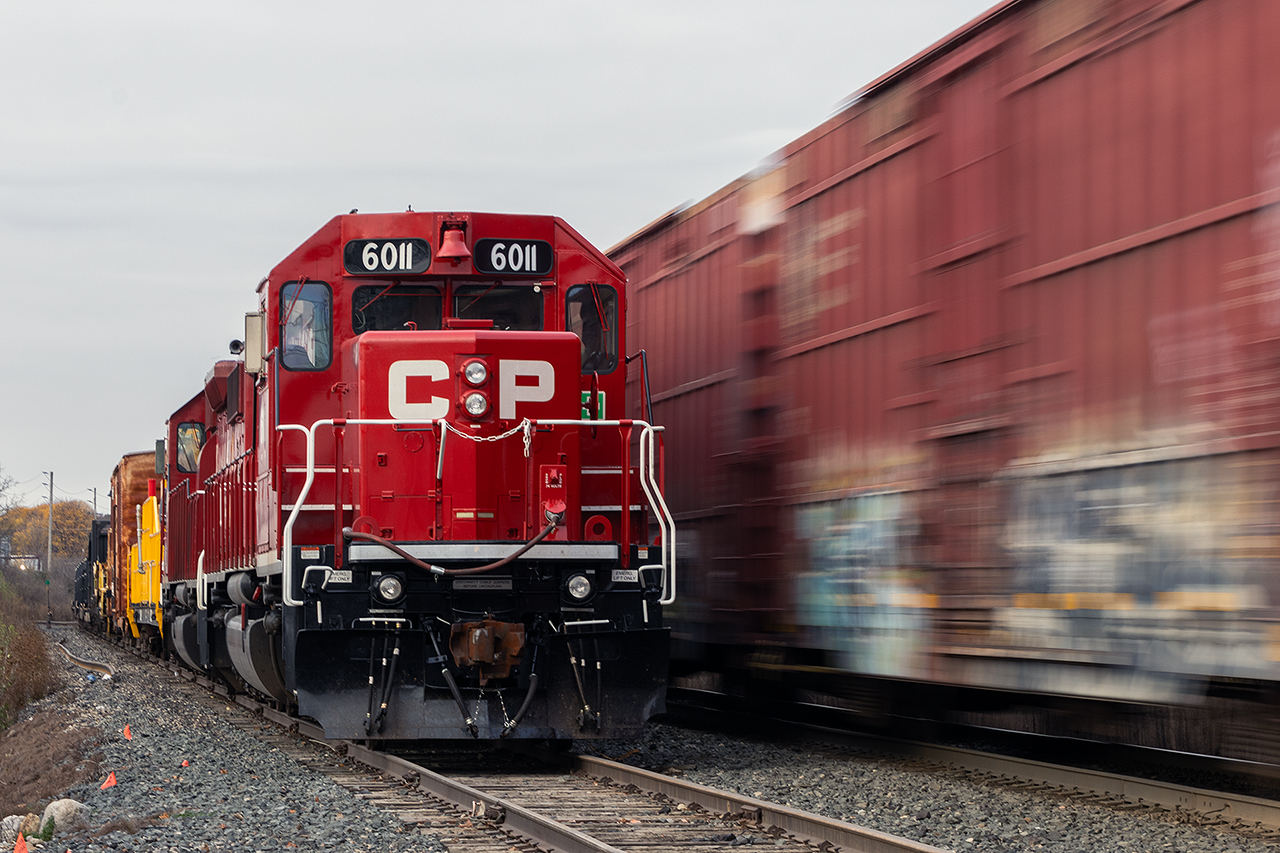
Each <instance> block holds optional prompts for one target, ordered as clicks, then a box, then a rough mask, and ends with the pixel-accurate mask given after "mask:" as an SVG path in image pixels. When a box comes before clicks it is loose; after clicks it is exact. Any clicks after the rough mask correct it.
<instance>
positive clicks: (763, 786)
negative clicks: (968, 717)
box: [579, 725, 1280, 853]
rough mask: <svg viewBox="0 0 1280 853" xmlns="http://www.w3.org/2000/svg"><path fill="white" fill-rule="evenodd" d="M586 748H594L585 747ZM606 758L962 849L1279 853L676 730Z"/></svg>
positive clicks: (890, 765)
mask: <svg viewBox="0 0 1280 853" xmlns="http://www.w3.org/2000/svg"><path fill="white" fill-rule="evenodd" d="M579 746H580V747H582V748H583V749H585V750H587V751H590V746H589V745H587V744H585V743H582V744H580V745H579ZM600 752H602V753H607V754H608V755H609V757H615V756H616V757H618V760H621V761H623V762H625V763H628V764H633V765H636V766H641V767H646V768H648V769H651V770H660V771H663V772H668V773H673V774H678V775H679V776H681V777H682V778H684V779H688V780H690V781H693V782H697V783H699V784H702V785H707V786H708V787H712V788H721V789H724V790H729V791H735V792H737V793H741V794H747V795H750V796H753V797H757V798H759V799H763V800H769V801H770V802H774V803H778V804H781V805H787V806H791V807H792V808H797V809H803V810H805V811H810V812H815V813H817V814H822V815H826V816H828V817H834V818H838V819H841V820H845V821H848V822H850V823H854V824H858V825H860V826H865V827H869V828H871V829H876V830H879V831H880V832H886V833H889V834H891V835H898V836H902V837H904V838H910V839H913V840H916V841H921V842H924V843H926V844H932V845H934V846H936V847H942V848H946V849H952V850H957V851H983V853H986V851H1014V850H1019V851H1021V850H1038V851H1046V853H1115V851H1117V850H1123V851H1161V853H1169V851H1178V853H1209V851H1215V853H1216V851H1223V853H1226V851H1231V853H1263V852H1264V851H1271V853H1275V851H1276V850H1280V846H1277V845H1276V844H1274V843H1269V842H1266V841H1262V840H1258V839H1251V838H1246V837H1242V836H1241V835H1239V834H1237V833H1234V832H1231V831H1225V830H1217V829H1214V828H1211V827H1201V826H1191V825H1188V824H1185V823H1179V822H1176V821H1175V820H1174V819H1172V818H1171V817H1168V816H1165V817H1161V816H1158V815H1154V814H1138V813H1134V812H1125V811H1117V810H1113V809H1109V808H1104V807H1101V806H1094V805H1089V804H1086V803H1082V802H1080V801H1078V800H1074V799H1071V798H1068V797H1055V796H1049V795H1044V794H1034V793H1026V792H1020V791H1016V790H1013V789H1011V788H1005V787H1000V786H984V785H981V784H978V783H975V782H970V781H967V780H963V779H956V778H948V777H946V776H941V775H937V774H934V773H930V772H926V771H919V770H908V769H899V768H896V767H895V766H894V762H893V761H891V760H877V759H874V758H846V757H843V756H841V757H830V756H822V755H815V754H814V753H812V752H806V751H805V750H804V749H803V748H799V747H790V746H782V745H776V744H767V743H760V742H757V741H753V740H747V739H743V738H737V737H732V736H729V735H724V734H714V733H706V732H698V731H689V730H685V729H680V728H675V727H671V726H664V725H656V726H652V727H651V730H650V734H649V738H648V740H647V742H645V743H643V744H634V743H633V744H622V743H611V744H610V745H609V747H608V749H607V750H600ZM627 753H630V754H629V755H628V754H627Z"/></svg>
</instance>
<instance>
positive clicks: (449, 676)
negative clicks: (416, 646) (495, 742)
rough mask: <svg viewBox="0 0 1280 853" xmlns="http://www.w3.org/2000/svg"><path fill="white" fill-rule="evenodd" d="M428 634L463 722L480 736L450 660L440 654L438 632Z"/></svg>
mask: <svg viewBox="0 0 1280 853" xmlns="http://www.w3.org/2000/svg"><path fill="white" fill-rule="evenodd" d="M427 636H428V637H430V638H431V645H432V646H434V647H435V650H436V658H438V659H439V661H440V672H441V674H442V675H444V683H445V684H447V685H449V692H450V693H452V694H453V701H455V702H457V703H458V711H459V712H460V713H461V714H462V722H463V724H464V725H465V726H466V727H467V731H469V732H471V736H472V737H476V738H478V737H480V730H479V729H478V728H476V723H475V720H473V719H471V715H470V714H468V713H467V703H465V702H463V701H462V691H461V690H459V689H458V682H456V681H454V680H453V673H452V672H450V671H449V662H448V661H447V660H445V656H444V655H442V654H440V643H438V642H437V641H436V632H435V631H431V630H428V631H427ZM423 698H424V699H425V698H426V691H425V690H424V691H423Z"/></svg>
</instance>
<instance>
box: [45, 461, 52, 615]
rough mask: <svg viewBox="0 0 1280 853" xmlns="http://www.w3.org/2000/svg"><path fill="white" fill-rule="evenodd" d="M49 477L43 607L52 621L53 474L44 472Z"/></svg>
mask: <svg viewBox="0 0 1280 853" xmlns="http://www.w3.org/2000/svg"><path fill="white" fill-rule="evenodd" d="M46 473H48V475H49V549H48V551H47V554H48V560H47V561H46V562H45V564H44V607H45V611H46V612H47V613H48V614H49V621H50V622H52V621H53V605H52V604H51V603H50V597H49V580H50V575H49V572H50V571H51V570H52V569H53V472H52V471H48V472H46Z"/></svg>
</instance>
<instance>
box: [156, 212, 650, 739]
mask: <svg viewBox="0 0 1280 853" xmlns="http://www.w3.org/2000/svg"><path fill="white" fill-rule="evenodd" d="M257 292H258V310H257V311H256V312H254V313H251V314H249V315H248V316H247V318H246V333H245V341H244V344H243V350H242V354H241V357H240V358H237V359H234V360H226V361H220V362H218V363H217V364H216V365H214V368H213V370H212V371H211V372H210V373H209V375H208V377H207V379H206V380H205V384H204V388H203V389H202V390H201V392H200V393H198V394H196V395H195V396H194V397H192V399H191V400H190V401H188V402H187V403H186V404H185V405H183V406H182V407H180V408H179V409H178V410H177V411H176V412H175V413H174V414H173V416H172V417H171V418H170V420H169V424H168V437H167V441H166V443H165V451H164V466H165V471H166V483H167V501H166V525H165V528H166V548H165V578H164V584H163V588H164V601H163V604H164V623H165V642H166V645H167V646H168V648H169V649H170V650H171V651H173V652H174V653H176V654H177V655H178V656H180V657H181V658H182V659H183V660H185V661H186V662H187V663H188V664H189V665H191V666H193V667H195V668H197V669H201V670H204V671H207V672H210V673H212V674H215V675H217V676H218V677H219V678H221V679H222V680H223V681H224V682H226V683H227V684H228V685H230V686H231V687H232V688H233V689H252V690H254V691H256V692H258V693H262V694H265V695H267V696H270V697H273V698H274V699H275V700H277V701H278V702H279V703H281V704H282V705H286V706H294V705H296V707H297V709H298V711H299V712H300V713H301V714H303V715H305V716H310V717H312V718H314V719H316V720H317V721H319V722H320V723H321V724H322V725H323V726H324V728H325V732H326V734H327V735H328V736H329V737H347V738H371V739H424V738H453V737H466V736H468V735H470V736H473V737H480V738H494V737H499V736H503V737H505V736H511V737H525V738H551V739H564V738H568V737H571V736H577V737H580V736H609V737H617V736H623V735H626V734H628V733H632V732H634V731H635V730H636V728H637V727H638V726H639V725H640V724H641V723H643V721H644V720H645V719H647V718H648V717H649V716H651V715H652V714H655V713H658V712H661V711H662V710H663V697H664V689H665V683H666V676H667V643H668V632H667V629H666V628H664V627H663V623H662V607H663V605H665V604H669V603H671V602H672V601H673V600H674V595H675V553H674V526H673V524H672V521H671V516H670V514H669V513H668V512H667V511H666V508H665V505H664V503H663V500H662V496H661V452H662V451H661V447H662V442H661V435H660V434H659V432H660V431H659V430H658V429H657V428H655V427H653V426H651V425H650V424H649V423H647V422H645V421H642V420H631V419H628V418H626V417H625V415H626V414H627V405H628V401H627V400H626V373H627V368H626V359H625V358H624V357H623V353H624V352H625V348H624V347H625V337H624V335H625V279H624V276H623V273H622V272H621V270H619V269H618V268H617V267H616V266H615V265H614V264H613V263H612V262H610V261H609V260H608V259H607V258H606V257H605V256H604V255H603V254H601V253H600V252H599V251H598V250H596V249H595V248H593V247H592V246H591V245H589V244H588V243H587V241H586V240H584V239H583V238H582V237H581V236H580V235H579V234H578V233H577V232H575V231H574V230H573V229H572V228H570V227H569V226H568V225H566V224H565V223H564V222H563V221H562V220H560V219H558V218H554V217H550V216H515V215H497V214H483V213H415V212H407V213H400V214H385V215H384V214H376V215H347V216H338V217H336V218H334V219H332V220H331V221H330V222H329V223H328V224H326V225H325V226H324V227H323V228H321V229H320V230H319V231H318V232H316V234H315V235H313V236H312V237H311V238H310V239H308V240H307V241H306V242H305V243H303V244H302V245H301V246H300V247H298V248H297V249H296V250H295V251H294V252H293V253H292V254H290V255H289V256H288V257H287V258H286V259H285V260H284V261H282V262H281V263H280V264H279V265H278V266H276V268H275V269H274V270H272V272H271V274H270V275H269V276H268V277H267V278H265V279H263V281H262V283H261V284H260V285H259V287H258V291H257ZM239 349H240V347H238V346H233V352H235V351H236V350H239ZM651 526H652V529H651Z"/></svg>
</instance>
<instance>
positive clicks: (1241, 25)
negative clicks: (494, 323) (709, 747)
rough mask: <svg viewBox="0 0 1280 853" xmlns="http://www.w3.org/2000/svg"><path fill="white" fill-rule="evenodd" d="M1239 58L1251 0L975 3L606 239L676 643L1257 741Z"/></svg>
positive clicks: (844, 697)
mask: <svg viewBox="0 0 1280 853" xmlns="http://www.w3.org/2000/svg"><path fill="white" fill-rule="evenodd" d="M1277 56H1280V4H1277V3H1275V2H1272V0H1200V2H1191V0H1160V2H1157V0H1009V2H1004V3H1001V4H1000V5H998V6H996V7H994V8H993V9H991V10H990V11H989V12H988V13H986V14H985V15H983V16H981V17H979V18H978V19H976V20H975V21H973V22H972V23H970V24H969V25H968V26H966V27H964V28H963V29H961V30H959V31H957V32H955V33H953V34H952V35H950V36H948V37H947V38H945V39H943V40H942V41H940V42H939V43H937V44H935V45H933V46H932V47H930V48H928V49H927V50H925V51H923V52H922V53H920V54H919V55H917V56H915V57H914V58H912V59H910V60H908V61H907V62H905V63H903V64H902V65H900V66H899V67H897V68H895V69H893V70H892V71H890V72H889V73H887V74H885V75H884V76H882V77H880V78H879V79H877V80H875V81H873V82H872V83H870V84H869V85H867V86H865V87H864V88H862V89H861V90H859V91H858V92H857V93H855V95H854V96H853V97H852V98H851V99H849V101H848V102H847V103H846V104H845V105H843V106H842V108H841V109H840V110H839V112H838V113H837V114H836V115H835V116H834V117H832V118H831V119H829V120H828V121H826V122H825V123H823V124H822V125H820V126H819V127H817V128H815V129H814V130H813V131H811V132H809V133H808V134H806V135H805V136H803V137H801V138H800V139H798V140H796V141H795V142H793V143H791V144H790V145H788V146H787V147H785V148H784V149H783V150H782V151H781V152H779V153H778V154H777V156H776V159H775V161H774V162H773V164H772V165H771V166H769V167H766V168H762V169H761V170H760V171H759V172H758V173H756V174H753V175H751V176H748V177H744V178H743V179H741V180H739V181H736V182H735V183H733V184H731V185H729V186H727V187H725V188H724V189H723V190H721V191H719V192H717V193H716V194H714V195H712V196H711V197H709V198H707V199H704V200H703V201H700V202H698V203H696V204H694V205H692V206H690V207H688V208H687V209H683V210H679V211H677V212H674V213H671V214H669V215H667V216H664V217H662V218H660V219H658V220H657V221H655V222H653V223H652V224H650V225H648V226H647V227H645V228H643V229H641V230H640V231H638V232H637V233H636V234H634V235H633V236H631V237H629V238H628V239H626V240H624V241H623V242H622V243H620V244H619V245H617V246H616V247H614V248H613V249H612V250H611V252H610V257H611V258H612V259H613V260H614V261H615V262H616V263H618V264H619V265H620V266H621V267H622V268H623V270H625V271H626V273H627V275H628V278H629V280H630V284H629V291H630V299H631V305H632V313H631V315H630V318H629V322H630V323H631V324H632V327H631V329H630V330H629V332H628V334H629V336H630V340H631V342H632V345H633V346H637V345H638V346H640V347H644V348H645V349H647V351H648V356H649V364H650V371H651V381H652V392H653V408H654V418H655V419H656V421H658V422H661V423H665V424H667V425H668V426H669V427H670V429H671V430H672V432H673V434H675V435H679V436H680V437H681V440H680V441H679V442H678V443H676V444H674V445H673V454H674V455H673V457H672V460H671V466H670V469H669V470H670V471H671V472H673V474H674V476H673V477H672V478H671V479H672V482H671V484H670V488H671V492H670V495H669V499H670V502H671V506H672V509H673V510H675V511H676V512H677V519H678V521H679V522H680V524H681V530H682V540H681V554H682V559H683V561H684V565H685V566H686V567H687V570H686V572H685V573H684V577H685V578H687V581H686V584H685V588H684V590H683V591H682V596H683V602H684V605H683V610H682V611H681V614H680V617H679V624H680V625H681V627H680V629H679V635H678V637H679V656H682V657H683V658H684V660H685V666H686V669H701V668H706V669H717V670H719V671H721V672H722V673H725V674H728V675H729V676H731V677H740V676H741V677H747V676H753V677H756V678H766V679H773V680H774V681H775V682H776V681H778V680H783V681H785V682H788V683H791V684H793V685H794V686H796V687H797V688H798V689H799V690H801V691H803V695H807V696H809V697H811V698H817V699H819V700H820V701H826V702H829V703H832V704H837V705H843V706H845V707H852V708H854V709H858V710H863V711H875V712H880V711H884V710H886V709H888V708H890V707H893V706H894V705H895V703H898V704H897V707H901V702H902V701H903V700H915V701H914V702H912V701H908V703H907V704H908V706H910V705H915V706H916V707H915V708H914V710H915V711H916V712H917V713H924V712H926V711H927V710H928V709H927V708H925V707H921V706H922V705H923V703H924V702H929V703H932V704H933V705H934V706H941V705H945V706H946V707H948V708H951V709H953V710H954V709H958V708H970V709H972V708H974V707H979V706H981V707H1013V706H1014V705H1016V704H1019V703H1022V704H1030V705H1038V706H1040V707H1041V709H1042V710H1039V711H1036V712H1035V713H1036V714H1040V715H1042V716H1043V715H1046V714H1050V715H1051V714H1052V712H1051V711H1049V710H1043V709H1047V708H1050V707H1056V708H1059V709H1061V708H1062V707H1066V708H1068V709H1070V710H1072V711H1078V710H1079V708H1080V707H1083V702H1082V701H1081V700H1089V701H1090V703H1091V704H1090V705H1089V707H1093V708H1098V707H1100V706H1099V705H1098V704H1096V703H1097V702H1098V700H1102V701H1103V702H1118V703H1126V704H1133V703H1137V704H1138V705H1141V706H1146V707H1148V708H1157V707H1164V708H1169V707H1170V706H1174V707H1175V709H1176V710H1173V711H1166V712H1162V713H1164V714H1165V716H1164V717H1163V718H1162V719H1164V720H1165V723H1161V722H1156V723H1155V724H1152V723H1151V720H1152V719H1153V718H1152V717H1151V716H1145V717H1144V719H1145V720H1146V721H1147V722H1145V723H1143V725H1142V727H1141V729H1142V730H1141V731H1138V730H1137V729H1136V728H1135V729H1134V730H1132V731H1129V732H1121V731H1120V727H1118V726H1116V725H1115V719H1114V715H1108V716H1110V723H1107V724H1106V725H1110V726H1111V728H1110V729H1107V731H1106V732H1105V733H1104V732H1103V730H1102V725H1099V724H1096V723H1091V722H1088V721H1087V717H1086V716H1079V715H1074V714H1073V715H1071V716H1070V717H1068V716H1067V715H1059V716H1053V717H1052V720H1054V721H1056V730H1059V731H1063V730H1065V728H1067V726H1065V724H1064V723H1063V721H1064V720H1066V719H1070V720H1071V721H1072V722H1071V723H1070V725H1071V726H1074V727H1075V730H1077V731H1082V730H1087V733H1088V734H1091V735H1094V736H1102V735H1103V734H1105V735H1106V736H1114V737H1126V738H1133V739H1135V740H1138V741H1146V742H1151V743H1159V744H1161V745H1167V746H1174V747H1178V746H1181V747H1196V746H1201V747H1203V746H1204V745H1205V744H1203V743H1199V742H1197V740H1196V738H1198V737H1200V738H1204V739H1212V740H1213V741H1214V742H1213V743H1212V744H1210V745H1209V747H1208V748H1211V749H1213V750H1215V751H1222V752H1226V753H1232V754H1240V755H1250V756H1254V757H1270V758H1272V759H1274V758H1275V757H1276V756H1275V755H1273V754H1270V753H1267V752H1266V750H1268V749H1274V747H1267V746H1265V745H1264V744H1263V743H1262V742H1261V741H1260V740H1259V739H1258V738H1256V737H1255V735H1256V734H1257V732H1256V728H1257V727H1259V726H1264V725H1270V724H1267V723H1264V722H1262V721H1261V720H1260V718H1259V715H1258V714H1257V713H1256V709H1257V706H1256V705H1251V704H1250V702H1251V701H1254V700H1257V699H1258V698H1269V697H1271V696H1272V695H1273V694H1274V690H1275V687H1276V685H1277V684H1278V683H1280V663H1278V660H1280V623H1278V622H1277V619H1276V616H1277V609H1276V605H1277V601H1280V578H1278V577H1277V572H1276V566H1277V563H1276V560H1277V545H1278V544H1280V543H1278V540H1277V520H1278V519H1277V502H1276V492H1277V486H1278V485H1280V471H1277V467H1276V463H1277V453H1276V449H1277V446H1278V444H1280V432H1278V428H1280V418H1278V417H1277V415H1278V413H1280V410H1278V408H1277V405H1276V403H1277V398H1278V396H1277V392H1278V391H1280V205H1278V204H1277V202H1280V97H1278V95H1280V62H1277V61H1276V57H1277ZM638 378H639V377H638V374H636V373H635V371H634V370H633V376H632V379H633V381H637V380H638ZM684 531H689V532H688V533H685V532H684ZM1242 696H1243V697H1245V698H1246V699H1247V700H1249V701H1244V702H1239V701H1237V699H1238V698H1239V697H1242ZM1233 697H1234V698H1233ZM939 700H942V701H939ZM1101 707H1109V708H1111V709H1114V707H1115V706H1114V705H1111V706H1101ZM1175 718H1176V720H1177V721H1180V722H1176V721H1175ZM985 719H988V720H994V719H996V718H994V717H987V718H985ZM1205 720H1215V721H1218V722H1221V723H1223V725H1221V726H1213V727H1210V728H1211V729H1212V734H1206V732H1208V731H1209V728H1205V727H1202V726H1199V725H1198V723H1200V722H1203V721H1205ZM1188 721H1190V722H1191V723H1192V724H1193V725H1191V726H1187V725H1186V724H1187V723H1188Z"/></svg>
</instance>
